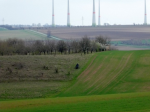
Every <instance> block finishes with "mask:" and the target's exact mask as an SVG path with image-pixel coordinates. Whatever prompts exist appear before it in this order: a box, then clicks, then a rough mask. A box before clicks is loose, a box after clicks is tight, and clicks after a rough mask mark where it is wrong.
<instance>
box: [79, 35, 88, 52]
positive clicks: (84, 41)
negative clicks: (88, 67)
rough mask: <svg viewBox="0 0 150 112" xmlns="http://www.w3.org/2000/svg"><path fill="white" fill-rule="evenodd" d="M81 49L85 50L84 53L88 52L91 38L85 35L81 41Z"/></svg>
mask: <svg viewBox="0 0 150 112" xmlns="http://www.w3.org/2000/svg"><path fill="white" fill-rule="evenodd" d="M79 45H80V50H81V52H84V54H86V52H87V53H88V51H89V50H90V47H91V46H90V39H89V38H88V37H87V36H84V37H83V38H82V39H81V40H80V42H79Z"/></svg>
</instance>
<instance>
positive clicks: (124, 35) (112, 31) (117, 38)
mask: <svg viewBox="0 0 150 112" xmlns="http://www.w3.org/2000/svg"><path fill="white" fill-rule="evenodd" d="M38 31H39V32H42V33H45V34H46V33H47V31H51V33H52V35H53V36H55V37H58V38H62V39H68V40H78V39H81V38H82V37H83V36H84V35H87V36H88V37H90V39H94V38H95V37H96V36H99V35H102V36H105V37H108V38H110V39H111V41H112V45H115V46H116V47H117V48H118V49H119V50H140V49H150V41H149V40H150V32H149V31H150V26H101V27H95V28H93V27H72V28H49V29H39V30H38ZM126 41H133V43H132V44H128V43H127V42H126ZM139 42H140V43H141V44H140V45H139ZM136 43H138V44H136ZM126 47H128V48H126Z"/></svg>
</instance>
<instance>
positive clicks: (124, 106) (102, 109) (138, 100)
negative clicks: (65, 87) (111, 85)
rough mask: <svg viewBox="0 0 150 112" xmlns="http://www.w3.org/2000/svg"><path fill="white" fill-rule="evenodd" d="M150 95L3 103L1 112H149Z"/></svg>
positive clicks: (116, 95) (115, 95)
mask: <svg viewBox="0 0 150 112" xmlns="http://www.w3.org/2000/svg"><path fill="white" fill-rule="evenodd" d="M149 101H150V93H149V92H148V93H130V94H113V95H97V96H83V97H64V98H45V99H32V100H17V101H14V100H13V101H1V102H0V109H1V112H149V111H150V103H149Z"/></svg>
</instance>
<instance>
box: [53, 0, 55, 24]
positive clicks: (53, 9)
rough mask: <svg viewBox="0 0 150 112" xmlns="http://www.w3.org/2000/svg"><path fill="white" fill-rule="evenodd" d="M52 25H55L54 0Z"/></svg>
mask: <svg viewBox="0 0 150 112" xmlns="http://www.w3.org/2000/svg"><path fill="white" fill-rule="evenodd" d="M52 27H55V13H54V0H53V1H52Z"/></svg>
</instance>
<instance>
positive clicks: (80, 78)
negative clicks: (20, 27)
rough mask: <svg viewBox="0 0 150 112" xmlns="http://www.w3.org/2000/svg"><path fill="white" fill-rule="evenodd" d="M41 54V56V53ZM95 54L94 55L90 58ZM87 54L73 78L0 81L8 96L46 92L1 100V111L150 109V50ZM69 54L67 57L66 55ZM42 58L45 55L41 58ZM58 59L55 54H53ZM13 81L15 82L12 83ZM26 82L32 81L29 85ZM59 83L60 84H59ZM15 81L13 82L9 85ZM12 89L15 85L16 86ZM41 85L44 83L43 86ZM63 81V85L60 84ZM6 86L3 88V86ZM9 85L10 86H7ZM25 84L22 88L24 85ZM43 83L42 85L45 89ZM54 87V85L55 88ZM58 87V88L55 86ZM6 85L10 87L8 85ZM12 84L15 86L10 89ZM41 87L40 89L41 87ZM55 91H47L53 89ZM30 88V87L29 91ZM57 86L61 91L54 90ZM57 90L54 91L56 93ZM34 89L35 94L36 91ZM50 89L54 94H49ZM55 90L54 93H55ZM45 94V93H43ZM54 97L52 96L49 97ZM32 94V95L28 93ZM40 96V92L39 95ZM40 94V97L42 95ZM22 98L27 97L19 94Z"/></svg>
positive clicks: (142, 111)
mask: <svg viewBox="0 0 150 112" xmlns="http://www.w3.org/2000/svg"><path fill="white" fill-rule="evenodd" d="M39 57H40V56H39ZM90 57H92V58H90ZM90 57H88V59H89V62H88V63H87V64H84V67H82V70H81V71H83V72H82V73H81V71H80V72H78V74H77V75H76V76H75V79H73V80H70V81H65V82H62V81H58V82H55V83H53V82H51V81H50V82H49V83H47V82H41V81H36V82H35V85H34V86H31V88H34V89H33V90H31V89H28V88H29V85H33V84H31V82H30V83H29V82H21V83H20V82H18V83H16V82H10V83H0V84H1V90H0V93H1V92H2V91H3V92H4V91H7V94H5V95H6V96H7V95H8V94H9V90H11V92H12V93H11V92H10V94H9V95H8V96H11V94H12V95H14V94H15V95H17V93H19V92H20V94H21V91H23V90H24V92H23V94H24V96H25V95H26V96H28V95H29V96H30V95H37V94H38V95H39V93H40V94H43V96H42V97H43V99H26V100H16V99H10V98H9V97H8V98H6V99H4V97H3V98H1V100H0V109H1V111H2V112H26V111H29V112H41V111H42V112H99V111H102V112H127V111H128V112H149V111H150V103H149V102H150V69H149V68H150V51H149V50H145V51H108V52H101V53H95V54H94V55H92V56H90ZM66 58H67V57H66ZM40 60H43V59H40ZM52 60H53V61H55V58H52ZM13 83H14V85H13ZM26 83H29V84H27V85H26ZM56 84H58V85H57V86H56ZM10 85H13V86H10ZM17 85H20V86H19V87H20V88H19V89H16V90H15V91H14V92H13V89H15V88H17V87H18V86H17ZM40 85H41V86H40ZM59 85H61V86H59ZM2 87H3V88H2ZM8 87H10V88H8ZM21 87H23V89H21ZM42 87H43V89H42ZM53 87H54V88H53ZM55 87H56V88H57V89H56V88H55ZM5 88H7V89H5ZM11 88H12V89H11ZM38 88H39V89H38ZM51 88H52V90H53V91H47V90H48V89H51ZM28 90H30V91H29V92H28ZM57 90H59V92H57V93H55V92H56V91H57ZM53 92H54V93H53ZM33 93H34V94H33ZM50 93H51V95H50ZM52 93H53V94H52ZM44 94H45V95H44ZM50 97H53V98H50ZM29 98H32V97H29ZM37 98H38V96H37ZM40 98H41V97H40ZM19 99H24V98H23V97H22V98H19Z"/></svg>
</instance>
